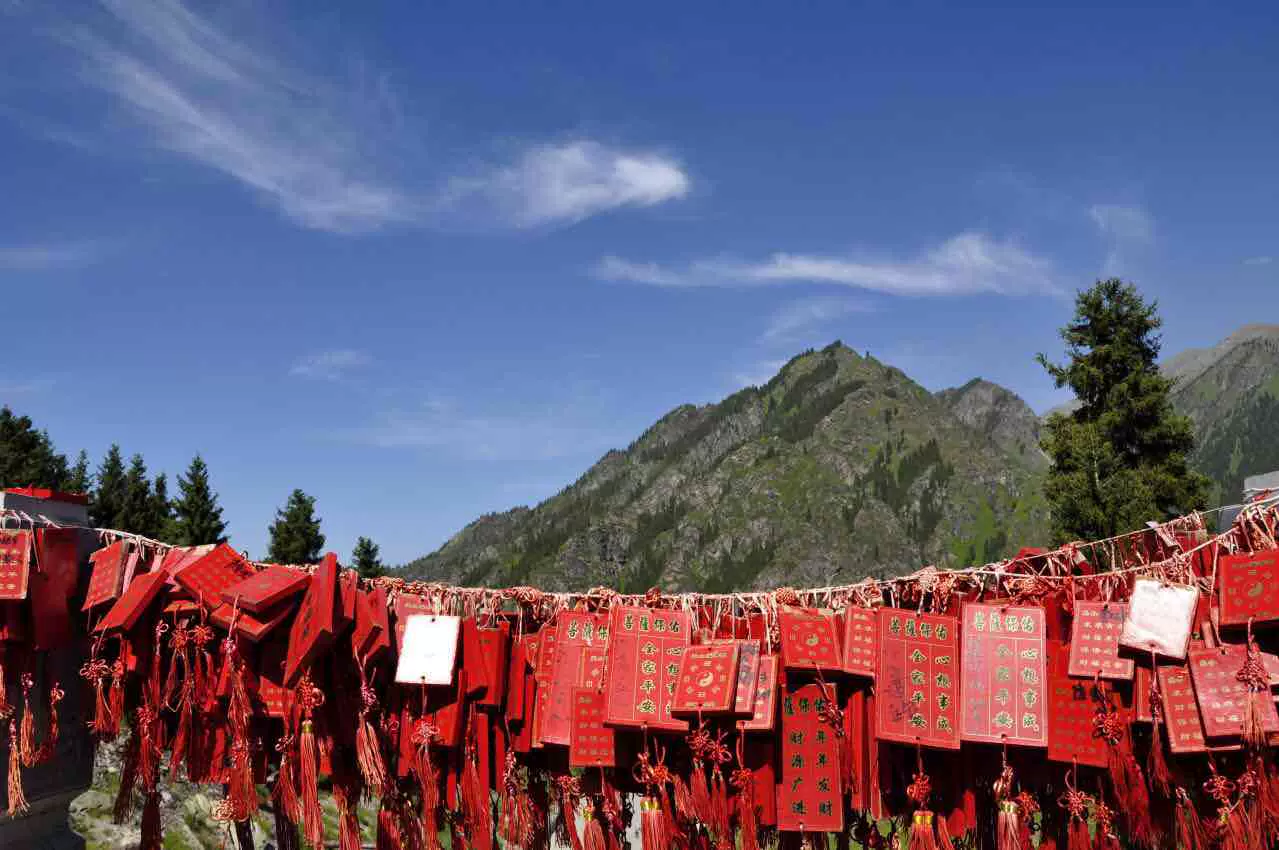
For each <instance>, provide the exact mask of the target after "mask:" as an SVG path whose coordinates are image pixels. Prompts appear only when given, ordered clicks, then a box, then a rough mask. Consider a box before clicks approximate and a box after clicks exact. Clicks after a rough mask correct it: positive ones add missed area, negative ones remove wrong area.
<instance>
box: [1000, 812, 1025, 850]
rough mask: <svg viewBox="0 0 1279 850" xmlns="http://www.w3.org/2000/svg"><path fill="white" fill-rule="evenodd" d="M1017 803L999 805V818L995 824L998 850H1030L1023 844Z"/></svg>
mask: <svg viewBox="0 0 1279 850" xmlns="http://www.w3.org/2000/svg"><path fill="white" fill-rule="evenodd" d="M1019 814H1020V813H1019V812H1018V811H1017V803H1016V802H1014V801H1012V800H1004V801H1002V802H1000V804H999V816H998V818H997V821H996V824H995V847H996V850H1029V848H1028V847H1023V846H1022V843H1021V827H1022V825H1021V817H1020V816H1019Z"/></svg>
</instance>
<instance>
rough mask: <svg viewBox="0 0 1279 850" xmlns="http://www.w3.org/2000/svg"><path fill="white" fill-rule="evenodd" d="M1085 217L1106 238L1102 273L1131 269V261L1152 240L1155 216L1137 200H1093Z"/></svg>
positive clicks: (1114, 273) (1117, 273) (1152, 241)
mask: <svg viewBox="0 0 1279 850" xmlns="http://www.w3.org/2000/svg"><path fill="white" fill-rule="evenodd" d="M1088 217H1089V218H1091V219H1092V222H1093V224H1094V225H1096V227H1097V229H1098V230H1099V231H1100V232H1101V235H1102V238H1103V239H1104V240H1105V241H1106V245H1107V248H1106V259H1105V261H1104V263H1103V265H1102V274H1105V275H1120V274H1124V273H1126V272H1131V271H1132V268H1131V266H1132V263H1133V262H1134V261H1135V260H1136V259H1137V257H1139V256H1140V254H1141V252H1142V251H1144V250H1145V249H1146V248H1148V247H1149V246H1150V245H1151V244H1153V243H1154V241H1155V220H1154V217H1153V216H1151V215H1150V213H1149V212H1148V211H1147V210H1146V209H1145V208H1144V207H1142V206H1139V205H1136V204H1093V205H1092V206H1091V207H1089V208H1088Z"/></svg>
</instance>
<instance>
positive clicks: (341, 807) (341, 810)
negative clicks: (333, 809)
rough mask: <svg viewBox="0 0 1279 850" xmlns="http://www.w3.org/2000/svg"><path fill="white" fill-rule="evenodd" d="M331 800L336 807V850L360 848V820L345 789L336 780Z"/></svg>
mask: <svg viewBox="0 0 1279 850" xmlns="http://www.w3.org/2000/svg"><path fill="white" fill-rule="evenodd" d="M333 801H334V802H335V803H337V808H338V850H360V820H359V818H358V817H356V814H355V808H354V806H352V805H351V803H352V801H351V798H350V796H349V795H348V793H347V791H346V789H344V788H343V787H342V786H341V785H339V784H337V783H336V782H335V783H334V784H333Z"/></svg>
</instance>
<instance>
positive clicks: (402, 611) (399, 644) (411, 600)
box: [395, 593, 440, 652]
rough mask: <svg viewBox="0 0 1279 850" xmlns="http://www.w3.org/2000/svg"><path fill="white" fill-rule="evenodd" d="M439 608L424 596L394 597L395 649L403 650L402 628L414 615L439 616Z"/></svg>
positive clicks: (403, 595)
mask: <svg viewBox="0 0 1279 850" xmlns="http://www.w3.org/2000/svg"><path fill="white" fill-rule="evenodd" d="M439 613H440V606H439V605H437V604H435V603H434V602H433V601H431V600H430V599H427V598H426V597H425V596H414V595H410V594H406V593H401V594H399V595H398V596H396V597H395V649H396V651H397V652H398V651H400V650H402V649H403V648H404V627H405V626H407V625H408V622H409V617H412V616H413V615H414V614H439Z"/></svg>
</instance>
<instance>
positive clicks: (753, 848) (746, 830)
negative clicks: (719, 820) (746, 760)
mask: <svg viewBox="0 0 1279 850" xmlns="http://www.w3.org/2000/svg"><path fill="white" fill-rule="evenodd" d="M738 759H739V763H740V759H741V756H740V755H739V756H738ZM732 782H733V788H734V790H735V791H736V793H735V794H734V796H733V799H734V801H735V805H734V808H735V813H736V815H737V828H738V830H739V831H740V832H741V836H742V844H741V850H759V815H758V812H757V811H756V805H755V776H754V774H752V773H751V771H750V770H749V769H747V768H745V767H739V768H738V769H737V770H735V771H733V778H732Z"/></svg>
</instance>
